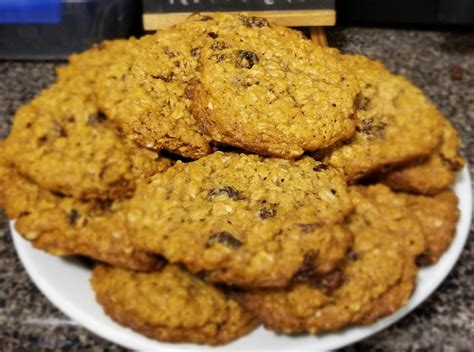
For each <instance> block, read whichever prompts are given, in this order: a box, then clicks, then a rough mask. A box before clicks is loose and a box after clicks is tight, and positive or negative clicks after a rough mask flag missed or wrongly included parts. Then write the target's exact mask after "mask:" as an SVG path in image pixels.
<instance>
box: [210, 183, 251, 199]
mask: <svg viewBox="0 0 474 352" xmlns="http://www.w3.org/2000/svg"><path fill="white" fill-rule="evenodd" d="M221 194H226V195H227V196H228V197H229V198H230V199H233V200H243V199H245V196H244V195H243V194H242V193H240V192H239V191H238V190H236V189H235V188H234V187H231V186H225V187H221V188H215V189H212V190H210V191H209V193H208V194H207V200H208V201H210V200H211V199H213V198H214V197H217V196H219V195H221Z"/></svg>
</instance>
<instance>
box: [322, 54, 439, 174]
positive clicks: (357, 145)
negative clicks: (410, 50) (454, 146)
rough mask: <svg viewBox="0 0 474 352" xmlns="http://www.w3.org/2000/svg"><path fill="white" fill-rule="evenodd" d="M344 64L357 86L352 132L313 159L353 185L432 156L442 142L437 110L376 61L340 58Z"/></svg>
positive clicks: (364, 58)
mask: <svg viewBox="0 0 474 352" xmlns="http://www.w3.org/2000/svg"><path fill="white" fill-rule="evenodd" d="M342 63H343V64H344V65H345V66H346V67H347V68H348V69H350V70H352V71H353V73H354V74H355V76H356V77H357V79H358V80H359V82H360V85H361V95H360V96H359V97H358V102H357V117H358V125H357V127H356V133H355V135H354V136H353V137H352V138H351V139H350V140H348V141H346V142H343V143H339V144H338V145H335V146H333V147H330V148H328V149H327V150H323V151H320V152H318V153H316V155H315V157H316V158H317V159H318V160H323V161H324V162H325V163H328V164H330V165H332V166H334V167H336V168H339V169H341V170H343V171H344V174H345V177H346V180H347V181H349V182H351V181H356V180H358V179H360V178H362V177H364V176H367V175H369V174H371V173H373V172H375V171H377V170H380V169H382V168H386V167H390V166H392V165H396V164H399V163H403V162H407V161H410V160H413V159H417V158H420V157H426V156H428V155H430V154H431V153H432V151H433V150H434V149H435V148H436V146H437V145H438V144H439V142H440V140H441V134H442V128H441V126H440V112H439V111H438V110H437V109H436V108H435V107H434V106H433V104H432V103H431V102H430V101H429V100H428V99H427V98H426V97H425V96H424V95H423V93H422V92H421V91H420V90H419V89H418V88H416V87H415V86H414V85H413V84H411V83H410V82H409V81H408V80H407V79H405V78H404V77H402V76H397V75H394V74H391V73H390V72H389V71H388V70H387V69H386V68H385V67H384V66H383V65H382V64H381V63H380V62H378V61H374V60H370V59H368V58H366V57H363V56H359V55H354V56H351V55H343V56H342Z"/></svg>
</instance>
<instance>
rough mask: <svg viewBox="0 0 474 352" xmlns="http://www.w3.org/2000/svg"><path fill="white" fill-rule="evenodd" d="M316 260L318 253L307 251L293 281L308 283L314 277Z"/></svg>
mask: <svg viewBox="0 0 474 352" xmlns="http://www.w3.org/2000/svg"><path fill="white" fill-rule="evenodd" d="M317 259H318V252H316V251H314V250H309V251H308V252H306V253H305V254H304V258H303V264H302V265H301V268H300V270H298V272H297V273H296V274H295V276H294V280H295V281H308V280H310V279H311V278H313V277H314V276H315V275H316V271H315V265H316V260H317Z"/></svg>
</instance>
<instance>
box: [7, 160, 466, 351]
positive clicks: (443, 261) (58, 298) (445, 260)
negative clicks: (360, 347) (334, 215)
mask: <svg viewBox="0 0 474 352" xmlns="http://www.w3.org/2000/svg"><path fill="white" fill-rule="evenodd" d="M458 185H459V186H460V187H461V186H464V188H469V192H464V193H462V194H459V193H458V192H459V191H458V192H456V193H457V196H458V199H459V200H458V208H459V209H460V213H461V214H460V218H459V221H458V224H457V226H458V227H457V230H456V231H457V233H456V237H455V238H454V240H453V242H452V243H451V246H450V247H449V248H448V250H447V251H446V252H445V254H443V256H442V257H441V258H440V260H439V261H438V262H437V263H436V264H435V265H433V266H430V267H428V268H427V269H421V270H420V273H419V275H420V274H421V272H423V271H424V270H429V269H431V268H433V267H435V268H438V270H442V274H441V275H440V276H439V277H437V280H435V281H436V283H435V284H434V285H432V287H431V289H430V290H429V292H428V293H427V294H424V296H423V297H422V298H421V299H420V298H418V299H417V300H414V298H415V293H416V292H417V290H418V289H419V286H418V285H417V289H416V290H415V293H414V294H413V296H412V297H410V300H409V301H408V302H407V304H406V305H405V306H404V307H402V308H401V309H400V310H398V311H396V312H395V313H393V314H391V315H389V316H387V317H385V318H383V319H380V320H378V321H377V322H375V323H374V324H371V325H369V326H367V327H349V328H347V329H345V330H343V331H341V332H339V331H338V332H335V333H329V335H336V334H341V333H345V332H346V331H351V330H357V329H358V330H361V329H367V331H366V332H364V331H363V330H362V333H361V334H360V336H357V337H356V338H349V339H342V340H343V342H342V343H332V344H331V345H330V346H327V349H338V348H341V347H344V346H349V345H352V344H354V343H356V342H358V341H361V340H363V339H366V338H368V337H370V336H373V335H375V334H377V333H379V332H380V331H382V330H384V329H386V328H387V327H389V326H391V325H393V324H395V323H396V322H398V321H399V320H400V319H402V318H403V317H405V316H407V315H408V314H410V313H411V312H412V311H413V310H414V309H416V308H417V307H419V306H420V305H421V304H423V302H424V301H426V300H427V299H428V298H429V297H430V296H431V295H432V294H433V293H434V292H435V291H436V290H437V289H438V288H439V286H440V285H441V284H442V283H443V282H444V281H445V280H446V278H447V277H448V275H449V274H450V273H451V271H452V269H453V268H454V266H455V265H456V263H457V262H458V260H459V258H460V256H461V254H462V251H463V249H464V247H465V245H466V242H467V239H468V237H469V233H470V225H471V221H472V183H471V176H470V173H469V167H468V164H467V163H466V165H465V166H464V168H463V169H462V170H461V171H460V172H459V173H458V175H457V182H456V184H455V186H453V188H455V187H456V186H458ZM461 203H462V204H463V206H464V207H465V208H463V207H461ZM461 226H462V228H461ZM9 228H10V233H11V236H12V238H13V243H14V247H15V251H16V253H17V255H18V257H19V259H20V261H21V263H22V265H23V267H24V268H25V270H26V272H27V274H28V276H29V278H30V280H31V281H32V282H33V283H34V284H35V285H36V286H37V287H38V288H39V290H40V291H41V293H42V294H43V295H44V296H46V298H47V299H48V300H49V301H50V302H51V304H52V305H53V306H55V307H57V308H58V309H59V310H60V311H61V312H62V313H63V314H65V315H67V316H68V317H69V318H70V319H71V320H73V321H75V322H77V323H78V324H79V325H80V326H82V327H84V328H85V329H87V330H88V331H90V332H91V333H93V334H94V335H96V336H100V337H101V338H103V339H105V340H107V341H110V342H112V343H116V344H119V345H121V346H123V347H126V348H130V349H133V350H150V346H136V345H135V344H132V343H130V342H129V341H128V339H127V338H126V337H127V336H125V338H124V337H122V336H121V334H117V331H116V329H117V327H120V328H122V329H124V327H122V326H120V325H119V324H117V323H115V322H113V321H112V320H111V322H112V323H113V325H111V326H110V325H104V324H103V323H101V322H100V321H96V320H95V319H93V317H92V319H91V316H90V313H87V311H83V310H81V309H80V308H78V307H77V305H75V304H74V302H71V301H70V300H68V298H67V297H64V296H63V295H62V294H60V293H59V292H58V291H57V290H56V289H55V288H54V287H53V286H52V285H51V283H50V282H49V281H48V280H45V278H44V277H43V275H40V274H38V270H37V269H36V268H35V265H34V263H33V259H32V258H31V255H30V253H32V252H31V251H38V252H42V251H40V250H38V249H35V248H33V247H32V246H31V243H30V242H28V241H26V240H24V239H23V238H22V237H21V235H19V234H18V232H17V231H16V229H15V228H14V221H10V222H9ZM42 253H43V252H42ZM447 253H449V256H448V255H447ZM58 259H59V258H58ZM440 268H441V269H440ZM418 278H419V276H418ZM91 291H92V289H91ZM94 303H95V304H98V303H97V302H94ZM125 329H127V328H125ZM258 329H263V328H262V327H259V328H258ZM127 330H129V329H127ZM130 332H132V333H133V334H137V333H135V332H133V331H131V330H130ZM266 332H267V333H269V334H272V332H270V331H266ZM252 333H254V332H251V333H250V334H252ZM274 336H276V335H274ZM307 337H311V336H307ZM245 338H246V336H243V337H241V338H240V339H239V340H242V339H245ZM145 339H146V340H149V341H150V342H151V343H152V344H156V346H155V347H154V348H153V350H156V349H160V350H162V351H179V350H184V349H187V350H188V349H190V350H210V349H212V350H215V351H217V350H220V349H222V350H226V351H231V350H240V351H241V350H242V348H241V347H239V348H236V347H237V346H235V347H233V346H232V345H233V344H232V343H231V344H228V345H224V346H217V347H210V346H206V345H194V344H176V343H175V344H171V343H165V342H161V341H155V340H151V339H148V338H145ZM147 345H148V344H147ZM183 347H185V348H183ZM315 347H316V348H318V347H317V346H315ZM295 348H298V344H295ZM245 349H246V350H262V348H260V347H257V348H253V349H252V348H251V347H250V348H245ZM324 350H326V348H324Z"/></svg>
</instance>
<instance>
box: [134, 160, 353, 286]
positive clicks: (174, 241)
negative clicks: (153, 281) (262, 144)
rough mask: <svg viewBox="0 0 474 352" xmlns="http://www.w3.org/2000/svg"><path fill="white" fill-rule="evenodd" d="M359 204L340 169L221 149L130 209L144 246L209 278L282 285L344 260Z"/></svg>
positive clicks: (163, 181) (145, 192)
mask: <svg viewBox="0 0 474 352" xmlns="http://www.w3.org/2000/svg"><path fill="white" fill-rule="evenodd" d="M351 208H352V205H351V202H350V199H349V196H348V193H347V188H346V185H345V183H344V181H343V179H342V177H341V176H340V175H339V174H338V172H337V171H336V170H334V169H332V168H329V167H328V166H326V165H324V164H322V163H320V162H317V161H315V160H314V159H312V158H310V157H305V158H303V159H301V160H299V161H289V160H283V159H271V158H270V159H269V158H263V157H260V156H256V155H245V154H234V153H222V152H216V153H214V154H212V155H209V156H207V157H205V158H202V159H200V160H197V161H194V162H191V163H177V164H175V165H174V166H173V167H172V168H170V169H168V170H167V171H166V172H165V173H163V174H161V175H155V176H154V177H153V178H152V181H151V182H150V183H149V184H145V185H143V186H141V187H139V188H138V189H137V191H136V193H135V196H134V197H133V198H132V199H131V200H130V202H129V203H128V209H126V212H127V214H128V218H129V220H130V223H131V225H130V229H131V231H132V232H133V233H134V240H135V242H136V246H137V247H138V248H141V249H143V250H145V251H147V252H152V253H158V254H161V255H163V256H164V257H166V258H167V259H168V260H170V261H171V262H173V263H175V262H179V263H183V264H184V265H186V266H187V268H188V269H189V270H191V271H192V272H202V273H203V274H204V275H205V277H206V278H207V279H208V280H210V281H216V282H226V283H229V284H236V285H244V286H246V285H256V286H283V285H285V284H286V283H287V282H288V281H289V280H290V279H291V278H292V276H294V275H295V274H297V272H298V271H299V270H302V269H304V270H305V271H308V270H312V271H314V272H327V271H330V270H331V269H332V268H333V267H334V266H335V265H337V263H338V262H339V261H340V260H341V259H342V258H343V257H344V253H345V250H346V249H347V247H348V246H350V244H351V240H352V238H351V236H350V234H348V233H347V231H345V230H344V229H342V228H341V227H340V226H338V225H337V224H338V223H340V222H341V221H343V220H344V218H345V216H346V215H347V214H348V213H349V212H350V211H351Z"/></svg>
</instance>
